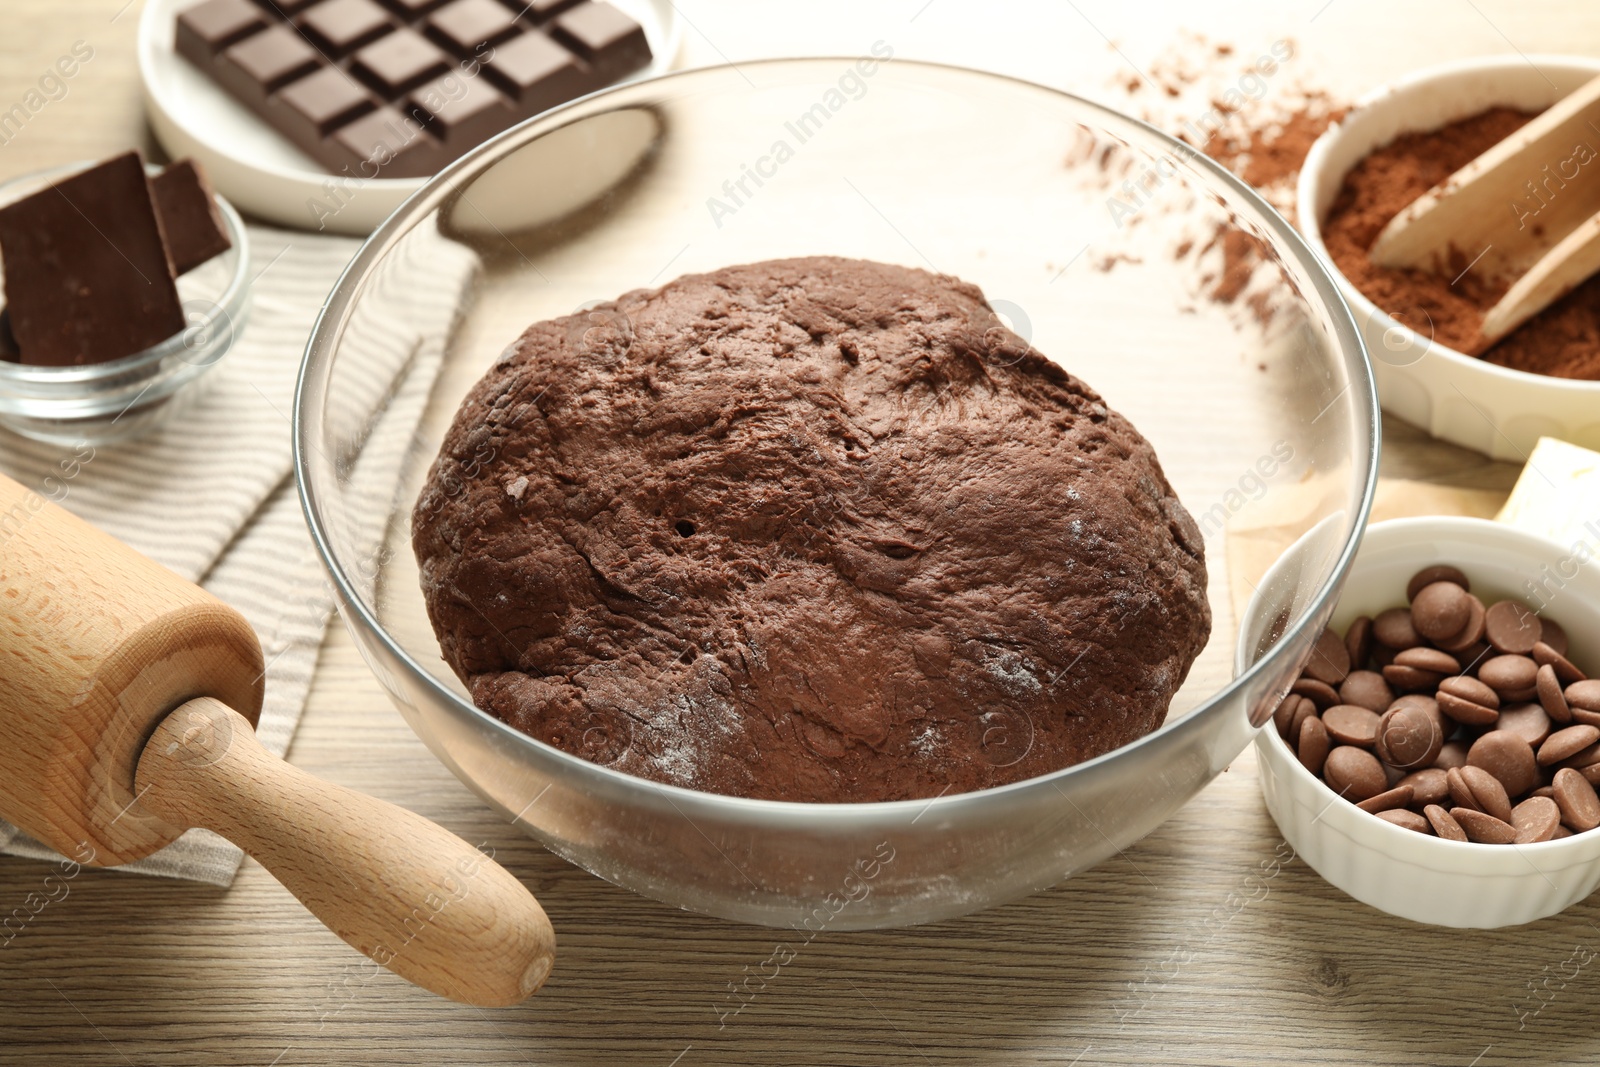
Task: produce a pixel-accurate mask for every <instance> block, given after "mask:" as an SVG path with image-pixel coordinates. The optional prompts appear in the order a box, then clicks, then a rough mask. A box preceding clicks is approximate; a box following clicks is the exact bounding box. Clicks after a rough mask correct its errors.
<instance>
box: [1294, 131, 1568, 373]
mask: <svg viewBox="0 0 1600 1067" xmlns="http://www.w3.org/2000/svg"><path fill="white" fill-rule="evenodd" d="M1533 117H1534V114H1533V113H1529V112H1523V111H1516V110H1513V109H1511V108H1504V107H1499V108H1491V109H1489V110H1488V111H1484V112H1482V113H1480V114H1477V115H1474V116H1472V117H1470V118H1466V119H1462V120H1460V121H1458V122H1453V123H1451V124H1449V125H1447V126H1444V127H1441V128H1440V129H1438V130H1433V131H1430V132H1426V133H1408V134H1402V135H1401V136H1399V137H1397V138H1395V139H1394V141H1392V142H1390V143H1389V144H1387V145H1385V146H1384V147H1382V148H1379V149H1378V150H1377V151H1375V152H1373V153H1372V154H1371V155H1369V156H1367V157H1366V158H1365V159H1363V160H1362V161H1361V162H1360V163H1358V164H1356V166H1355V167H1354V168H1353V169H1352V170H1351V171H1350V173H1349V174H1348V175H1346V177H1345V181H1344V185H1343V187H1342V188H1341V189H1340V190H1339V195H1338V196H1337V197H1336V198H1335V200H1334V202H1333V206H1332V208H1331V209H1330V210H1329V212H1328V218H1327V221H1326V222H1325V223H1324V224H1323V234H1322V237H1323V242H1324V243H1325V244H1326V245H1327V248H1328V253H1329V255H1330V256H1331V257H1332V258H1333V261H1334V263H1335V264H1336V265H1337V266H1338V267H1339V269H1340V270H1341V271H1342V272H1343V273H1344V276H1345V277H1346V278H1348V279H1350V281H1351V283H1352V284H1354V285H1355V287H1356V288H1357V289H1359V290H1360V291H1361V292H1362V293H1363V294H1365V295H1366V297H1367V298H1368V299H1369V300H1371V301H1372V302H1373V303H1374V304H1376V305H1378V307H1380V308H1382V309H1383V310H1384V311H1385V312H1387V313H1388V314H1389V315H1390V316H1391V317H1393V318H1394V319H1396V320H1397V321H1399V322H1401V323H1404V324H1405V325H1406V326H1409V327H1411V328H1412V329H1413V330H1416V331H1417V332H1418V333H1420V334H1422V335H1423V336H1425V337H1432V338H1433V340H1435V341H1436V342H1438V343H1439V344H1443V345H1446V346H1448V347H1450V348H1453V349H1455V350H1457V351H1459V352H1478V351H1480V350H1483V358H1484V359H1486V360H1488V361H1489V362H1491V363H1496V364H1499V365H1500V366H1504V367H1511V368H1514V369H1517V370H1524V371H1531V372H1533V373H1536V374H1548V375H1551V376H1554V377H1558V378H1584V379H1600V279H1593V278H1591V279H1590V280H1589V281H1587V282H1585V283H1583V284H1582V285H1580V286H1579V287H1578V288H1576V289H1574V290H1573V291H1572V292H1571V293H1568V294H1567V295H1566V296H1565V297H1563V298H1561V299H1560V300H1558V301H1557V302H1556V303H1554V304H1552V305H1551V306H1550V307H1549V308H1546V309H1545V310H1544V311H1543V312H1541V313H1539V314H1538V315H1536V316H1534V317H1533V318H1532V319H1530V320H1529V321H1528V322H1527V323H1525V324H1524V325H1523V326H1522V327H1521V328H1520V329H1518V330H1516V331H1515V332H1513V333H1512V334H1510V335H1509V336H1508V337H1506V338H1504V339H1503V340H1501V341H1500V342H1499V343H1498V344H1496V345H1494V346H1492V347H1487V348H1486V346H1485V344H1484V340H1483V336H1482V333H1481V330H1482V326H1483V316H1484V313H1485V312H1486V311H1487V310H1488V309H1489V308H1490V307H1492V306H1494V303H1495V301H1497V300H1499V299H1500V297H1501V296H1502V295H1504V293H1505V291H1506V289H1507V288H1508V287H1509V284H1510V280H1509V279H1503V278H1486V277H1482V276H1481V272H1479V271H1474V270H1471V269H1470V266H1471V263H1472V261H1473V258H1474V257H1475V256H1476V255H1477V252H1476V251H1475V250H1470V249H1469V250H1463V249H1458V248H1452V249H1451V250H1450V255H1449V257H1448V261H1447V262H1446V264H1445V266H1446V272H1445V273H1440V274H1435V273H1432V272H1430V271H1425V270H1412V269H1394V268H1389V267H1380V266H1377V265H1375V264H1374V263H1373V262H1372V261H1371V259H1369V258H1368V255H1367V251H1368V249H1370V248H1371V247H1372V243H1373V242H1374V241H1375V240H1377V237H1378V234H1379V233H1380V232H1381V231H1382V230H1383V227H1384V226H1385V225H1387V224H1388V222H1389V220H1390V219H1392V218H1394V216H1395V215H1397V214H1399V213H1400V212H1401V210H1403V209H1404V208H1405V207H1406V205H1408V204H1410V203H1411V202H1412V201H1413V200H1415V199H1417V197H1419V196H1421V195H1422V194H1424V193H1426V192H1427V191H1428V190H1429V189H1431V188H1433V186H1435V185H1437V184H1438V183H1440V182H1442V181H1444V180H1445V179H1446V178H1448V177H1449V176H1450V175H1451V174H1453V173H1454V172H1455V171H1457V170H1459V169H1460V168H1461V167H1463V166H1465V165H1466V164H1467V163H1469V162H1471V161H1472V160H1473V159H1475V158H1477V157H1478V156H1479V155H1481V154H1482V153H1483V152H1484V151H1485V150H1487V149H1488V148H1489V147H1490V146H1492V145H1494V144H1496V143H1497V142H1499V141H1501V140H1504V139H1505V138H1506V137H1508V136H1510V135H1511V134H1512V133H1514V132H1516V130H1517V129H1518V128H1520V127H1521V126H1522V125H1523V124H1524V123H1525V122H1527V121H1528V120H1529V119H1531V118H1533ZM1447 275H1448V276H1447Z"/></svg>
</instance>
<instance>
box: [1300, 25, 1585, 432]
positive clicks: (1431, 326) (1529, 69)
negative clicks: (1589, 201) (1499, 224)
mask: <svg viewBox="0 0 1600 1067" xmlns="http://www.w3.org/2000/svg"><path fill="white" fill-rule="evenodd" d="M1596 75H1600V59H1596V58H1590V57H1585V56H1552V55H1535V56H1531V57H1529V56H1520V55H1511V56H1493V57H1486V58H1480V59H1470V60H1462V61H1458V62H1454V63H1449V64H1445V65H1443V66H1438V67H1431V68H1429V69H1427V70H1423V71H1419V72H1417V73H1415V74H1413V75H1411V76H1409V77H1407V78H1404V79H1402V80H1400V81H1397V82H1394V83H1392V84H1390V85H1386V86H1383V87H1381V88H1380V89H1378V90H1376V91H1375V92H1373V93H1370V94H1368V95H1367V96H1366V97H1365V98H1363V99H1362V100H1361V101H1359V102H1358V103H1357V104H1356V106H1355V107H1353V108H1352V109H1351V110H1350V112H1349V113H1348V114H1347V115H1346V116H1345V117H1344V118H1343V119H1342V120H1341V121H1340V122H1338V123H1336V124H1334V125H1332V126H1330V127H1329V128H1328V130H1327V132H1325V133H1324V134H1323V135H1322V136H1321V137H1320V138H1318V140H1317V142H1316V143H1315V144H1314V145H1313V146H1312V148H1311V151H1310V152H1309V153H1308V154H1307V156H1306V161H1305V165H1304V166H1303V167H1302V169H1301V171H1300V179H1299V186H1298V190H1297V196H1296V202H1297V205H1298V206H1297V216H1298V217H1297V220H1296V221H1297V223H1298V225H1299V228H1300V230H1301V232H1302V233H1304V235H1305V237H1306V240H1307V241H1308V242H1309V243H1310V244H1311V246H1312V248H1313V249H1315V250H1316V252H1317V253H1318V254H1319V255H1320V256H1321V257H1322V258H1323V259H1324V260H1326V261H1327V262H1328V263H1329V264H1330V265H1331V267H1332V268H1333V273H1334V276H1335V278H1336V279H1337V280H1338V282H1339V284H1340V287H1341V288H1342V290H1343V291H1344V294H1345V299H1347V300H1348V301H1349V302H1350V307H1351V310H1352V311H1353V312H1354V313H1355V317H1356V319H1357V321H1358V322H1360V323H1361V325H1362V330H1363V333H1364V335H1365V337H1366V341H1367V346H1368V349H1369V351H1370V353H1371V356H1372V362H1373V368H1374V371H1375V375H1376V377H1377V381H1378V389H1379V393H1380V397H1381V401H1382V404H1383V408H1384V410H1385V411H1388V412H1390V413H1391V414H1393V415H1396V416H1398V417H1399V418H1402V419H1404V420H1405V421H1407V422H1410V423H1413V424H1415V425H1417V426H1420V427H1422V428H1424V429H1426V430H1427V431H1428V432H1429V433H1431V434H1433V435H1434V436H1435V437H1438V438H1441V439H1443V440H1446V441H1450V442H1452V443H1454V444H1458V445H1463V446H1465V447H1467V448H1472V449H1475V450H1477V451H1479V452H1484V453H1487V454H1488V455H1490V456H1492V457H1494V458H1496V459H1509V460H1516V461H1520V460H1523V459H1526V457H1527V455H1528V453H1530V452H1531V451H1532V450H1533V445H1534V443H1535V442H1536V441H1537V440H1538V439H1539V438H1540V437H1541V436H1552V437H1559V438H1562V439H1564V440H1568V441H1572V442H1574V443H1577V444H1582V445H1585V446H1587V447H1590V448H1595V447H1600V277H1597V278H1591V279H1590V280H1589V281H1587V282H1585V283H1584V284H1583V285H1581V286H1579V287H1578V288H1577V289H1575V290H1573V291H1572V292H1571V293H1569V294H1567V295H1566V296H1565V297H1563V298H1562V299H1561V300H1559V301H1557V302H1556V303H1555V304H1553V305H1552V306H1551V307H1550V308H1548V309H1547V310H1545V311H1544V312H1542V313H1540V314H1539V315H1537V316H1535V317H1534V318H1533V319H1531V320H1530V321H1529V322H1528V323H1526V324H1524V325H1523V326H1522V327H1521V328H1520V329H1518V330H1516V331H1515V332H1514V333H1512V334H1511V335H1509V336H1507V337H1506V338H1503V339H1502V340H1501V341H1500V342H1499V343H1497V344H1495V345H1492V346H1487V347H1485V346H1484V345H1483V343H1482V337H1481V334H1480V332H1479V329H1480V326H1481V324H1482V319H1483V314H1484V312H1485V311H1486V310H1487V309H1488V308H1489V307H1490V306H1492V305H1493V304H1494V302H1495V301H1496V300H1498V299H1499V297H1500V295H1501V294H1503V293H1504V292H1505V290H1506V288H1507V287H1508V285H1509V284H1510V282H1511V280H1512V279H1507V278H1494V277H1485V276H1484V274H1483V270H1482V269H1481V268H1480V269H1474V266H1475V264H1474V263H1473V257H1474V252H1475V250H1472V249H1457V250H1453V251H1452V260H1453V261H1454V260H1457V259H1458V260H1459V263H1455V264H1454V265H1455V267H1456V269H1453V270H1451V271H1450V272H1449V273H1450V275H1451V277H1444V276H1443V275H1442V274H1440V275H1435V274H1431V273H1427V272H1423V271H1416V270H1393V269H1389V268H1384V267H1378V266H1376V265H1374V264H1373V263H1372V262H1371V261H1370V260H1369V258H1368V256H1367V249H1368V248H1369V247H1370V246H1371V244H1372V242H1373V241H1374V240H1375V239H1376V238H1377V235H1378V233H1379V231H1380V230H1382V228H1383V226H1384V225H1385V224H1386V223H1387V222H1388V221H1389V219H1390V218H1392V217H1393V216H1394V215H1396V214H1398V213H1399V212H1400V210H1401V209H1402V208H1404V207H1405V206H1406V205H1407V204H1409V203H1410V202H1411V201H1413V200H1415V199H1416V198H1417V197H1419V196H1421V195H1422V194H1423V193H1425V192H1427V191H1428V189H1430V188H1431V187H1432V186H1433V185H1435V184H1436V183H1438V182H1441V181H1443V180H1444V179H1445V178H1447V177H1449V175H1450V174H1452V173H1454V172H1455V171H1456V170H1457V169H1459V168H1460V167H1461V166H1462V165H1464V164H1466V163H1467V162H1469V161H1470V160H1472V159H1473V158H1475V157H1476V156H1477V155H1479V154H1480V153H1481V152H1483V151H1484V150H1485V149H1487V148H1488V147H1489V146H1490V145H1492V144H1494V143H1496V142H1497V141H1499V140H1501V139H1503V138H1504V137H1506V136H1508V135H1509V134H1511V133H1512V132H1513V131H1515V130H1516V129H1517V128H1518V127H1519V126H1521V125H1522V124H1523V123H1525V122H1527V121H1528V120H1529V119H1531V118H1532V117H1533V116H1534V115H1536V114H1538V113H1539V112H1540V111H1542V110H1543V109H1545V108H1547V107H1549V106H1550V105H1551V104H1553V103H1554V102H1555V101H1556V100H1558V99H1560V98H1561V97H1562V96H1565V95H1566V94H1567V93H1569V92H1571V91H1572V90H1574V89H1576V88H1577V87H1578V86H1580V85H1582V84H1583V83H1584V82H1586V81H1588V80H1589V79H1591V78H1593V77H1595V76H1596ZM1587 148H1588V150H1590V151H1592V152H1593V153H1594V158H1593V159H1591V160H1590V161H1589V162H1588V163H1587V166H1585V165H1584V164H1581V163H1575V164H1574V166H1576V167H1578V168H1579V170H1580V171H1581V172H1583V173H1580V174H1579V175H1578V176H1577V177H1576V178H1575V179H1573V180H1585V179H1587V180H1591V181H1600V133H1597V134H1596V135H1595V138H1594V142H1593V144H1592V145H1589V146H1587ZM1591 171H1592V173H1588V172H1591ZM1548 184H1549V186H1550V188H1551V189H1552V190H1555V183H1554V182H1551V183H1548ZM1555 191H1556V192H1559V190H1555ZM1550 195H1554V193H1551V192H1540V193H1535V192H1530V193H1529V195H1528V196H1527V197H1526V198H1525V200H1526V202H1525V203H1516V204H1513V203H1508V204H1507V205H1506V210H1508V211H1519V212H1520V213H1521V215H1519V217H1522V218H1524V219H1525V221H1527V222H1528V223H1530V224H1533V225H1537V215H1538V212H1539V210H1540V209H1541V207H1542V206H1543V204H1544V203H1545V202H1546V201H1545V200H1544V199H1541V197H1545V198H1548V197H1549V196H1550ZM1469 353H1471V354H1469Z"/></svg>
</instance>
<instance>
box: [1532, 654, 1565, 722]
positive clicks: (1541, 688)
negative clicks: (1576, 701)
mask: <svg viewBox="0 0 1600 1067" xmlns="http://www.w3.org/2000/svg"><path fill="white" fill-rule="evenodd" d="M1534 688H1535V690H1536V691H1537V692H1538V694H1539V704H1540V706H1541V707H1543V708H1544V710H1545V712H1546V713H1548V714H1549V716H1550V719H1551V721H1552V722H1561V723H1566V722H1571V721H1572V711H1571V710H1570V708H1569V707H1568V706H1567V698H1566V696H1564V695H1563V694H1562V692H1561V682H1560V680H1559V679H1557V678H1556V669H1555V668H1554V667H1552V666H1550V664H1548V663H1545V664H1542V665H1540V667H1539V673H1538V674H1537V675H1535V676H1534Z"/></svg>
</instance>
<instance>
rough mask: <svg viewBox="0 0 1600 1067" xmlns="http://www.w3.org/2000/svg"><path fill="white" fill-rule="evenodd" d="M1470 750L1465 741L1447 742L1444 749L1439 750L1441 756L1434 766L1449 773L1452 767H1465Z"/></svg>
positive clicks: (1434, 762)
mask: <svg viewBox="0 0 1600 1067" xmlns="http://www.w3.org/2000/svg"><path fill="white" fill-rule="evenodd" d="M1468 748H1469V746H1468V745H1467V743H1466V742H1465V741H1446V742H1445V743H1444V747H1443V748H1441V749H1439V756H1438V758H1437V759H1435V760H1434V761H1433V765H1434V766H1435V767H1439V768H1442V769H1444V770H1447V771H1448V770H1449V769H1450V768H1452V767H1465V766H1466V765H1467V750H1468Z"/></svg>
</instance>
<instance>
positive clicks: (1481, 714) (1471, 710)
mask: <svg viewBox="0 0 1600 1067" xmlns="http://www.w3.org/2000/svg"><path fill="white" fill-rule="evenodd" d="M1434 699H1435V700H1437V701H1438V702H1439V710H1440V711H1442V712H1444V713H1445V714H1446V715H1448V716H1450V718H1452V719H1454V720H1455V721H1456V722H1459V723H1462V724H1463V725H1466V726H1491V725H1493V724H1494V722H1495V721H1496V720H1497V719H1499V718H1500V697H1499V696H1498V695H1496V693H1495V691H1494V690H1493V689H1491V688H1489V687H1488V686H1487V685H1484V684H1483V683H1482V682H1480V681H1479V680H1478V679H1476V678H1472V677H1469V676H1468V675H1464V674H1458V675H1456V676H1455V677H1454V678H1446V679H1444V680H1443V681H1441V682H1440V683H1439V691H1438V692H1437V693H1435V694H1434Z"/></svg>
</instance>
